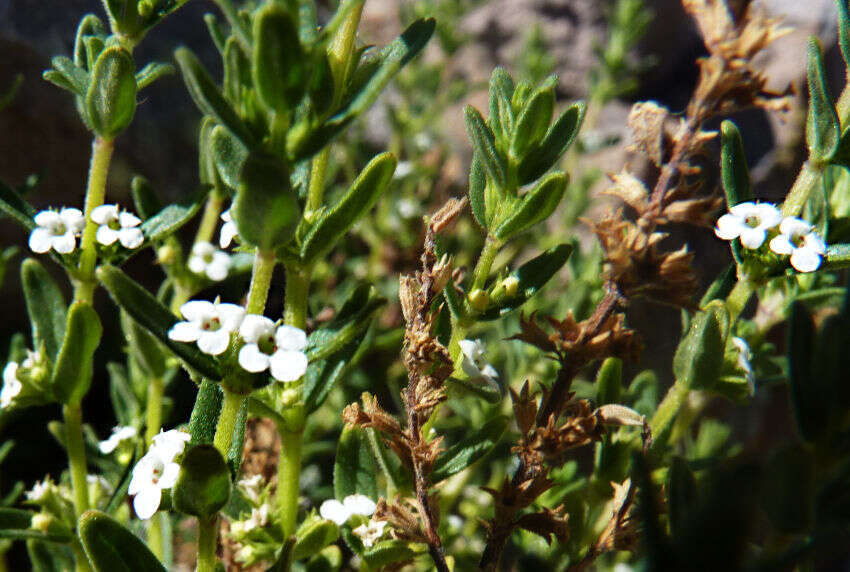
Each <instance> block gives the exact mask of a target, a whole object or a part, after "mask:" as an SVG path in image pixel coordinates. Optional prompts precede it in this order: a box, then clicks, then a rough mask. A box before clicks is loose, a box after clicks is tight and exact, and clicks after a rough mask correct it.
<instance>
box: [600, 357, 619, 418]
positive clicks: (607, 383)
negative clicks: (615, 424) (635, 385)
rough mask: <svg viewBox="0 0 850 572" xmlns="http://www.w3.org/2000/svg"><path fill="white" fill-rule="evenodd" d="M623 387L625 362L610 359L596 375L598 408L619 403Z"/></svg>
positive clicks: (614, 358)
mask: <svg viewBox="0 0 850 572" xmlns="http://www.w3.org/2000/svg"><path fill="white" fill-rule="evenodd" d="M622 387H623V360H621V359H620V358H616V357H609V358H607V359H606V360H605V361H603V362H602V365H601V366H600V367H599V371H598V372H597V373H596V406H597V407H599V406H601V405H605V404H607V403H617V402H619V400H620V393H621V390H622Z"/></svg>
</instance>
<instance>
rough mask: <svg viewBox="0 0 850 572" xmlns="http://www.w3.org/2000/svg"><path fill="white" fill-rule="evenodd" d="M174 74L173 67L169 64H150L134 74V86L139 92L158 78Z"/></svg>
mask: <svg viewBox="0 0 850 572" xmlns="http://www.w3.org/2000/svg"><path fill="white" fill-rule="evenodd" d="M174 72H175V70H174V66H173V65H171V64H166V63H163V62H151V63H149V64H148V65H146V66H145V67H143V68H142V69H140V70H139V71H138V72H137V73H136V86H137V87H138V89H139V91H141V90H143V89H145V88H146V87H147V86H149V85H150V84H152V83H153V82H155V81H156V80H158V79H159V78H161V77H165V76H167V75H171V74H173V73H174Z"/></svg>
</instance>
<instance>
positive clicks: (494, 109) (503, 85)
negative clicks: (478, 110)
mask: <svg viewBox="0 0 850 572" xmlns="http://www.w3.org/2000/svg"><path fill="white" fill-rule="evenodd" d="M513 94H514V80H513V79H511V76H510V74H508V72H507V71H505V68H503V67H497V68H496V69H494V70H493V73H492V74H490V90H489V95H490V117H489V119H488V121H489V123H490V127H491V128H492V129H493V134H494V135H495V136H496V139H497V140H499V141H501V142H502V144H503V145H504V146H505V147H507V143H509V142H510V140H511V133H513V130H514V123H515V117H514V110H513V107H512V106H511V97H513Z"/></svg>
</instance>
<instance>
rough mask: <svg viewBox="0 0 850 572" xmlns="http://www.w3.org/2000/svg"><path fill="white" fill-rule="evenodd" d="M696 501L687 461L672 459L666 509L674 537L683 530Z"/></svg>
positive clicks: (680, 458) (679, 458)
mask: <svg viewBox="0 0 850 572" xmlns="http://www.w3.org/2000/svg"><path fill="white" fill-rule="evenodd" d="M698 500H699V499H698V497H697V484H696V480H694V475H693V473H691V469H690V468H689V467H688V463H687V461H685V459H683V458H682V457H673V462H672V464H671V465H670V470H669V472H668V473H667V508H668V510H669V513H670V531H671V532H672V533H673V535H674V536H678V535H680V534H681V533H682V532H683V531H684V530H685V527H686V525H687V524H688V522H689V521H690V519H691V517H692V514H693V512H694V508H695V507H696V504H697V501H698Z"/></svg>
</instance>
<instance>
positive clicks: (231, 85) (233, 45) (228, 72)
mask: <svg viewBox="0 0 850 572" xmlns="http://www.w3.org/2000/svg"><path fill="white" fill-rule="evenodd" d="M222 61H223V63H224V97H226V98H227V100H228V101H231V102H233V103H238V102H239V101H240V100H241V99H242V97H243V93H244V92H245V90H246V89H253V87H254V80H253V79H251V62H250V60H249V59H248V56H246V55H245V51H244V50H243V49H242V46H241V45H240V44H239V41H238V40H237V39H236V38H235V37H234V36H230V37H229V38H227V42H226V43H225V44H224V53H223V55H222Z"/></svg>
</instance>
